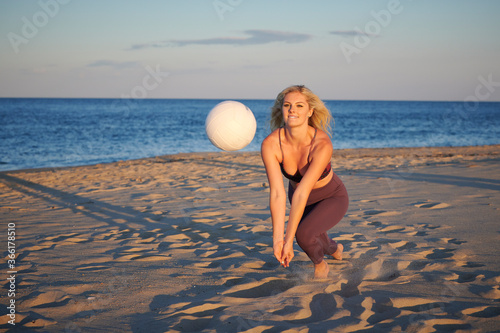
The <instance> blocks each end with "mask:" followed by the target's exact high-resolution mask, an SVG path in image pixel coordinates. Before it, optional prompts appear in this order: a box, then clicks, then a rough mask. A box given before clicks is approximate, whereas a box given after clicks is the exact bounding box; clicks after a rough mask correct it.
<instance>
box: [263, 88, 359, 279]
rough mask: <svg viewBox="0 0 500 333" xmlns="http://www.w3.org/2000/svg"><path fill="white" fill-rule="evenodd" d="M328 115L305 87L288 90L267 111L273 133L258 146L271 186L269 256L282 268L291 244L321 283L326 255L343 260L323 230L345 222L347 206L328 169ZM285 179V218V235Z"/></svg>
mask: <svg viewBox="0 0 500 333" xmlns="http://www.w3.org/2000/svg"><path fill="white" fill-rule="evenodd" d="M331 118H332V117H331V115H330V112H329V111H328V109H327V108H326V107H325V105H324V104H323V102H322V101H321V100H320V99H319V98H318V96H316V95H315V94H314V93H313V92H312V91H311V90H309V89H308V88H306V87H304V86H300V85H298V86H291V87H288V88H286V89H285V90H283V91H282V92H281V93H279V94H278V96H277V98H276V100H275V102H274V106H273V107H272V110H271V129H272V130H273V132H272V133H271V134H269V136H268V137H266V138H265V139H264V141H263V142H262V147H261V155H262V160H263V162H264V165H265V168H266V173H267V178H268V180H269V187H270V198H269V204H270V210H271V219H272V224H273V251H274V256H275V257H276V259H278V261H279V262H280V263H281V265H282V266H283V267H289V265H290V261H291V260H292V258H293V257H294V253H293V239H294V238H296V239H297V243H298V244H299V246H300V247H301V248H302V249H303V250H304V252H305V253H306V254H307V255H308V257H309V258H310V259H311V261H312V262H313V263H314V277H315V278H319V279H322V278H326V277H327V276H328V271H329V268H328V264H327V263H326V261H325V260H324V256H325V254H328V255H331V256H333V258H334V259H337V260H341V259H342V251H343V246H342V244H338V243H336V242H335V241H333V240H332V239H330V238H329V237H328V235H327V233H326V232H327V231H328V230H329V229H330V228H332V227H333V226H335V225H336V224H337V223H338V222H340V220H341V219H342V218H343V217H344V215H345V213H346V212H347V208H348V206H349V197H348V195H347V190H346V188H345V186H344V184H343V183H342V181H341V180H340V178H339V177H338V176H337V175H336V174H335V173H334V172H333V171H332V170H331V158H332V152H333V147H332V142H331V141H330V138H329V136H328V134H327V133H328V132H329V126H330V121H331ZM282 175H283V176H285V177H286V178H288V179H289V186H288V199H289V201H290V204H291V207H290V213H289V217H288V223H287V225H286V230H285V211H286V193H285V187H284V183H283V177H282Z"/></svg>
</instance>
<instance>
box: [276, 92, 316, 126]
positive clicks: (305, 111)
mask: <svg viewBox="0 0 500 333" xmlns="http://www.w3.org/2000/svg"><path fill="white" fill-rule="evenodd" d="M282 111H283V120H284V121H285V123H286V124H287V125H289V126H298V125H302V124H303V123H304V122H306V123H307V122H308V120H309V117H310V116H311V115H312V113H313V110H312V109H310V108H309V103H308V102H307V98H306V96H304V95H303V94H302V93H300V92H298V91H294V92H291V93H288V94H286V95H285V98H284V99H283V106H282Z"/></svg>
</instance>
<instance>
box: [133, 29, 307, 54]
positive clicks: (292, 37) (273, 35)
mask: <svg viewBox="0 0 500 333" xmlns="http://www.w3.org/2000/svg"><path fill="white" fill-rule="evenodd" d="M243 33H244V34H245V35H246V36H243V37H216V38H206V39H181V40H174V39H172V40H165V41H160V42H152V43H144V44H134V45H132V46H131V47H130V49H131V50H139V49H145V48H155V47H175V46H177V47H180V46H186V45H259V44H268V43H275V42H284V43H302V42H305V41H308V40H309V39H311V38H312V36H311V35H307V34H300V33H295V32H286V31H273V30H245V31H243Z"/></svg>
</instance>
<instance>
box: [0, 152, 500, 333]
mask: <svg viewBox="0 0 500 333" xmlns="http://www.w3.org/2000/svg"><path fill="white" fill-rule="evenodd" d="M332 161H333V167H334V171H335V172H336V173H337V174H338V175H339V176H340V177H341V179H342V180H343V181H344V183H345V185H346V187H347V189H348V191H349V195H350V207H349V210H348V212H347V214H346V216H345V218H344V219H343V220H342V221H341V222H340V223H339V224H338V225H337V226H335V227H334V228H333V229H332V230H330V236H331V237H332V238H333V239H335V240H336V241H338V242H340V243H342V244H343V245H344V248H345V250H344V259H343V260H342V261H336V260H333V259H332V258H328V259H327V262H328V264H329V265H330V273H329V278H328V279H327V280H321V281H314V280H313V279H312V275H313V267H312V264H311V262H310V261H309V259H308V258H307V256H306V255H305V254H304V253H303V252H302V250H300V248H299V247H298V246H297V245H295V250H296V251H295V255H296V256H295V258H294V260H293V261H292V263H291V266H290V267H289V268H287V269H285V268H283V267H281V266H280V265H279V264H278V262H277V261H276V260H275V259H274V257H273V255H272V233H271V220H270V213H269V208H268V196H269V188H268V184H267V178H266V174H265V170H264V167H263V165H262V162H261V159H260V155H259V153H257V152H255V153H243V152H240V153H222V152H221V153H196V154H179V155H174V156H162V157H156V158H149V159H142V160H133V161H123V162H117V163H111V164H100V165H94V166H82V167H71V168H51V169H36V170H21V171H10V172H1V173H0V220H1V230H2V233H1V236H0V237H2V238H3V239H2V241H1V242H0V244H2V247H3V249H2V252H3V253H4V255H3V259H2V260H3V261H2V262H1V266H0V267H1V274H2V276H3V278H2V279H3V281H4V282H3V288H2V289H1V293H2V295H1V297H0V298H1V299H2V301H1V303H2V307H1V309H0V315H1V317H0V330H1V331H8V332H9V331H13V332H14V331H15V329H14V328H16V329H19V328H25V330H20V331H29V332H241V331H247V332H356V331H363V330H366V331H369V332H490V331H495V330H498V329H499V328H500V254H499V252H500V251H499V250H500V245H499V244H500V224H499V221H500V167H499V162H500V146H484V147H455V148H404V149H403V148H394V149H352V150H336V151H335V152H334V157H333V160H332ZM9 223H14V224H15V232H16V240H15V250H16V255H17V258H16V263H15V264H16V265H15V268H9V267H8V266H7V261H6V260H7V253H8V252H7V228H8V225H9ZM11 226H12V224H11ZM11 270H12V271H15V272H16V273H15V274H14V275H15V297H7V295H8V289H9V281H7V280H6V278H7V277H9V275H8V271H11ZM12 299H14V300H15V306H16V308H15V309H16V314H15V315H16V317H15V318H16V319H15V323H16V325H15V327H14V326H12V325H11V324H9V323H8V321H9V320H10V319H9V316H8V315H7V313H8V311H9V310H8V309H7V308H6V305H7V304H9V303H8V302H10V300H12Z"/></svg>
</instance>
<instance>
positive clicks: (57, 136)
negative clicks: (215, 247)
mask: <svg viewBox="0 0 500 333" xmlns="http://www.w3.org/2000/svg"><path fill="white" fill-rule="evenodd" d="M221 101H222V100H206V99H50V98H48V99H39V98H0V171H6V170H18V169H27V168H43V167H63V166H77V165H89V164H97V163H107V162H114V161H119V160H129V159H138V158H145V157H154V156H161V155H169V154H177V153H189V152H214V151H219V149H218V148H216V147H214V146H213V145H212V144H211V143H210V141H209V140H208V138H207V136H206V134H205V118H206V116H207V114H208V112H209V111H210V110H211V109H212V108H213V107H214V106H215V105H216V104H217V103H219V102H221ZM238 101H239V102H242V103H244V104H245V105H246V106H248V107H249V108H250V109H251V110H252V112H253V113H254V115H255V118H256V120H257V133H256V135H255V137H254V139H253V141H252V142H251V143H250V144H249V145H248V146H247V147H245V148H244V149H243V150H242V151H259V150H260V144H261V142H262V140H263V139H264V138H265V137H266V136H267V135H268V134H269V133H270V130H269V126H268V124H267V123H268V120H269V110H270V107H271V106H272V104H273V101H272V100H238ZM325 104H326V105H327V107H328V108H329V109H330V110H331V112H332V115H333V117H334V119H335V122H334V124H332V125H333V126H332V127H333V136H332V139H333V140H332V142H333V145H334V148H335V149H344V148H385V147H430V146H433V147H435V146H476V145H490V144H500V103H499V102H481V103H476V104H471V103H465V102H420V101H325Z"/></svg>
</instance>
